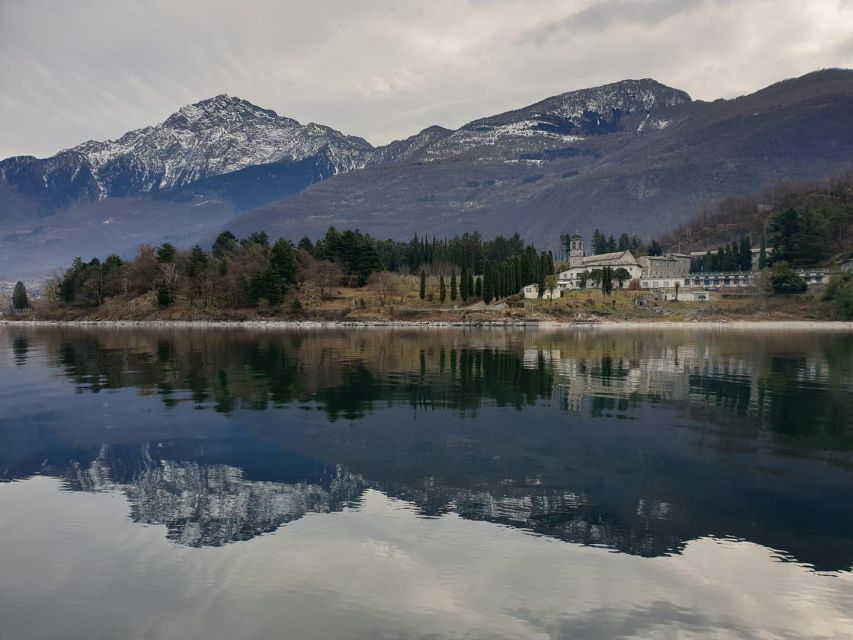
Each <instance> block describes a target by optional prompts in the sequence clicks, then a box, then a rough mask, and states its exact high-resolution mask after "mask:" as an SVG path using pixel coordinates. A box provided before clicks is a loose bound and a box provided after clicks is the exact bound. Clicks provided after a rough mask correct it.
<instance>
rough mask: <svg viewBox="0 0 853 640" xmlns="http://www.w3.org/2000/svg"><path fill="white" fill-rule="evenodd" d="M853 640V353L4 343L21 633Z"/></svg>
mask: <svg viewBox="0 0 853 640" xmlns="http://www.w3.org/2000/svg"><path fill="white" fill-rule="evenodd" d="M684 636H687V637H696V636H701V637H720V638H728V637H731V638H779V637H784V638H850V637H853V334H850V333H829V332H805V331H799V332H793V333H789V332H783V331H763V332H750V331H741V330H732V331H725V330H665V331H661V330H655V329H642V330H618V329H617V330H603V329H566V330H554V331H547V330H539V331H537V330H531V329H527V330H522V329H506V330H504V329H480V330H477V329H314V330H308V329H292V330H272V329H267V330H260V329H256V330H249V329H240V328H231V329H212V328H183V329H179V328H159V329H155V328H120V327H42V326H5V327H0V637H2V638H10V639H11V638H15V639H16V640H25V639H31V638H32V639H36V638H38V639H52V638H62V639H64V640H68V639H72V640H74V639H77V638H80V639H83V638H85V639H86V640H93V639H98V638H103V639H113V638H146V639H173V638H181V639H193V638H199V639H206V640H210V639H214V638H228V639H230V638H251V639H254V638H258V639H261V638H272V637H276V638H295V639H302V638H306V639H314V638H316V639H326V638H336V639H338V638H359V639H360V638H369V639H385V638H387V639H391V638H477V639H479V638H628V637H638V638H649V637H652V638H658V637H659V638H674V637H684Z"/></svg>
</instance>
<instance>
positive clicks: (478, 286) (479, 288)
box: [474, 276, 483, 298]
mask: <svg viewBox="0 0 853 640" xmlns="http://www.w3.org/2000/svg"><path fill="white" fill-rule="evenodd" d="M474 297H476V298H482V297H483V278H482V277H481V276H477V279H476V280H475V281H474Z"/></svg>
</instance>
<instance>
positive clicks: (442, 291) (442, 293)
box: [438, 274, 447, 302]
mask: <svg viewBox="0 0 853 640" xmlns="http://www.w3.org/2000/svg"><path fill="white" fill-rule="evenodd" d="M438 299H439V300H441V301H442V302H444V301H445V300H446V299H447V286H446V285H445V284H444V274H442V275H441V276H439V278H438Z"/></svg>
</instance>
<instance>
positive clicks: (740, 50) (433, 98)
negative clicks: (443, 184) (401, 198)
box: [0, 0, 853, 157]
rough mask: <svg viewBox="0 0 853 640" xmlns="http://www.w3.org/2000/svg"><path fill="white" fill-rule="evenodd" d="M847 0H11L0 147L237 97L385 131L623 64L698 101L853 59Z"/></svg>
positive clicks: (584, 81) (34, 149)
mask: <svg viewBox="0 0 853 640" xmlns="http://www.w3.org/2000/svg"><path fill="white" fill-rule="evenodd" d="M851 41H853V3H851V2H849V1H847V0H813V1H812V2H809V3H802V2H799V1H795V0H774V1H771V0H744V1H742V2H736V3H735V2H731V1H730V0H647V1H641V0H602V1H592V0H574V1H569V2H566V1H563V0H539V1H538V2H536V3H530V2H529V1H527V0H499V1H489V2H485V1H484V0H467V1H465V0H434V1H433V2H430V3H390V2H384V1H381V0H361V1H360V2H349V1H346V0H328V1H326V2H322V3H311V4H309V3H302V2H295V1H290V2H283V1H281V0H246V2H242V3H233V2H226V1H224V0H185V1H182V2H179V3H178V2H171V1H169V0H150V1H148V2H144V3H142V2H138V1H136V0H113V1H111V2H109V3H105V2H99V1H97V0H76V1H72V0H55V1H49V0H31V1H28V2H13V1H11V0H0V55H2V57H3V60H4V64H3V66H2V67H0V86H2V87H3V91H2V92H0V157H5V156H8V155H12V154H33V155H40V156H44V155H50V154H53V153H55V152H56V151H57V150H58V149H60V148H67V147H70V146H73V145H75V144H78V143H79V142H81V141H83V140H86V139H104V138H114V137H117V136H119V135H121V134H122V133H124V132H125V131H127V130H129V129H131V128H136V127H141V126H145V125H148V124H153V123H156V122H160V121H162V120H164V119H165V118H166V117H167V116H168V115H169V114H170V113H172V112H173V111H175V110H176V109H178V108H179V107H180V106H182V105H184V104H187V103H190V102H194V101H197V100H200V99H203V98H206V97H210V96H213V95H217V94H219V93H229V94H232V95H238V96H240V97H243V98H245V99H247V100H250V101H252V102H254V103H256V104H258V105H260V106H263V107H266V108H271V109H274V110H276V111H277V112H279V113H281V114H283V115H288V116H291V117H294V118H296V119H298V120H300V121H302V122H308V121H314V122H321V123H323V124H327V125H330V126H332V127H335V128H337V129H340V130H342V131H344V132H346V133H350V134H354V135H361V136H364V137H366V138H367V139H368V140H370V141H371V142H373V143H374V144H377V143H384V142H387V141H389V140H391V139H393V138H399V137H404V136H407V135H411V134H412V133H415V132H417V131H419V130H421V129H423V128H424V127H427V126H429V125H432V124H440V125H443V126H448V127H458V126H460V125H461V124H464V123H465V122H467V121H470V120H473V119H475V118H478V117H481V116H485V115H490V114H494V113H499V112H502V111H505V110H507V109H511V108H516V107H519V106H523V105H525V104H530V103H532V102H535V101H537V100H539V99H542V98H544V97H547V96H550V95H554V94H557V93H562V92H564V91H568V90H571V89H577V88H583V87H587V86H592V85H596V84H602V83H605V82H612V81H615V80H619V79H622V78H626V77H654V78H656V79H658V80H660V81H662V82H665V83H667V84H670V85H673V86H677V87H678V88H681V89H684V90H686V91H688V92H689V93H690V94H691V95H693V96H694V97H698V98H703V99H714V98H717V97H721V96H722V97H728V96H733V95H737V94H740V93H744V92H748V91H753V90H756V89H758V88H760V87H762V86H765V85H767V84H770V83H772V82H774V81H777V80H779V79H782V78H785V77H791V76H796V75H800V74H802V73H806V72H808V71H811V70H814V69H816V68H821V67H829V66H853V49H852V48H851V47H850V44H849V43H850V42H851Z"/></svg>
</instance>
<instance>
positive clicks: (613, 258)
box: [581, 251, 637, 267]
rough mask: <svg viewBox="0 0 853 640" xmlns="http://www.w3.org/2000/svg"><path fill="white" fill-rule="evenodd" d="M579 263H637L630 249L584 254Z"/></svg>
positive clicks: (607, 264)
mask: <svg viewBox="0 0 853 640" xmlns="http://www.w3.org/2000/svg"><path fill="white" fill-rule="evenodd" d="M581 264H582V265H583V266H584V267H587V266H593V265H598V264H600V265H602V266H610V265H614V264H615V265H620V264H637V260H636V259H635V258H634V255H633V254H632V253H631V252H630V251H615V252H613V253H599V254H598V255H595V256H584V257H583V258H582V259H581Z"/></svg>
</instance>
